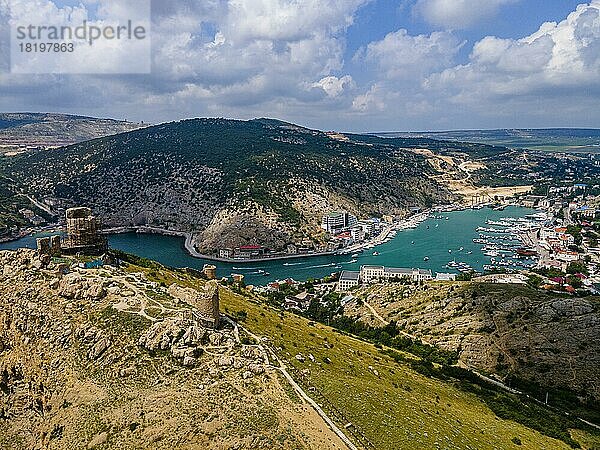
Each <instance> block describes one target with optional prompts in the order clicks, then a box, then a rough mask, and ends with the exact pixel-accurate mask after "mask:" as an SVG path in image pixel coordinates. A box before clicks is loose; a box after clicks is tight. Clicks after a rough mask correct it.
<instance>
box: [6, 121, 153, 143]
mask: <svg viewBox="0 0 600 450" xmlns="http://www.w3.org/2000/svg"><path fill="white" fill-rule="evenodd" d="M140 126H141V125H140V124H136V123H132V122H125V121H122V120H114V119H98V118H95V117H85V116H73V115H69V114H52V113H0V149H4V150H5V151H10V150H11V149H18V148H20V147H28V146H29V147H37V146H41V147H58V146H64V145H70V144H76V143H78V142H83V141H89V140H90V139H96V138H100V137H103V136H109V135H112V134H118V133H125V132H127V131H131V130H135V129H136V128H140Z"/></svg>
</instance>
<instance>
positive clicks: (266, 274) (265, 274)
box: [262, 272, 271, 277]
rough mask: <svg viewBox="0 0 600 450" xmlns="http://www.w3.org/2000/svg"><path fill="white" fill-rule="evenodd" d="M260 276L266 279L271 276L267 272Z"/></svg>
mask: <svg viewBox="0 0 600 450" xmlns="http://www.w3.org/2000/svg"><path fill="white" fill-rule="evenodd" d="M262 276H263V277H268V276H271V274H270V273H269V272H264V273H263V274H262Z"/></svg>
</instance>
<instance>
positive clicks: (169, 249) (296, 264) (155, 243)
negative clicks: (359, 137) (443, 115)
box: [0, 207, 534, 285]
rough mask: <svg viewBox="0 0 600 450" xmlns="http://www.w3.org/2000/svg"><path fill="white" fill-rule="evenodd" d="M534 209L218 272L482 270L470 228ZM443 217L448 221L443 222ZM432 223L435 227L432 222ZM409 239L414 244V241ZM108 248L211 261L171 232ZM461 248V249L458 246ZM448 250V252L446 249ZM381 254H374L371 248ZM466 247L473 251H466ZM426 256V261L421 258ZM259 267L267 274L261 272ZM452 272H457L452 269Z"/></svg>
mask: <svg viewBox="0 0 600 450" xmlns="http://www.w3.org/2000/svg"><path fill="white" fill-rule="evenodd" d="M532 212H534V211H533V210H530V209H525V208H517V207H509V208H507V209H506V210H504V211H493V210H491V209H487V208H486V209H480V210H465V211H455V212H450V213H439V214H436V216H443V217H444V219H441V220H440V219H433V218H430V219H427V220H426V221H425V222H423V223H421V224H420V225H419V226H418V227H417V228H416V229H413V230H405V231H401V232H398V234H397V235H396V237H395V238H394V239H393V240H392V241H390V242H388V243H386V244H383V245H380V246H378V247H376V248H374V249H371V250H365V251H364V252H363V253H361V254H360V255H359V257H358V258H356V259H357V262H356V263H351V262H350V261H351V260H352V258H351V256H350V255H338V256H319V257H314V258H298V259H293V260H282V261H268V262H263V263H245V264H244V263H234V264H226V263H217V264H216V266H217V274H218V276H220V277H221V276H230V275H231V273H232V272H233V273H242V274H244V275H245V276H246V282H247V283H248V284H260V285H262V284H266V283H268V282H271V281H274V280H278V279H279V280H280V279H285V278H290V277H291V278H294V279H296V280H298V281H303V280H306V279H308V278H311V277H312V278H320V277H323V276H326V275H329V274H330V273H332V272H337V271H340V270H359V268H360V266H361V265H365V264H377V265H384V266H389V267H407V268H412V267H414V268H417V267H418V268H421V269H431V270H432V271H433V272H434V275H435V272H455V271H453V270H449V269H445V268H444V266H445V265H446V264H447V263H448V262H449V261H452V260H454V259H456V261H457V262H466V263H468V264H470V265H471V266H472V267H473V268H474V269H476V270H483V266H484V265H485V264H489V262H490V261H489V258H488V257H486V256H484V255H483V254H482V253H481V250H480V248H481V245H480V244H474V243H473V238H476V237H478V235H479V233H478V232H477V231H475V229H476V228H477V227H479V226H486V225H485V222H486V220H488V219H490V220H499V219H500V218H501V217H524V216H525V215H527V214H531V213H532ZM445 217H448V220H445ZM436 225H437V226H436ZM413 242H414V243H413ZM109 243H110V246H111V248H115V249H119V250H123V251H125V252H128V253H133V254H135V255H138V256H142V257H145V258H150V259H154V260H156V261H159V262H161V263H162V264H165V265H167V266H171V267H192V268H196V269H201V268H202V266H203V265H204V264H206V263H210V264H213V263H212V262H210V261H206V260H202V259H197V258H193V257H191V256H190V255H188V254H187V252H186V251H185V249H184V247H183V239H182V238H178V237H172V236H160V235H145V234H136V233H127V234H119V235H112V236H110V237H109ZM19 247H29V248H35V237H33V236H27V237H25V238H23V239H20V240H18V241H14V242H8V243H3V244H0V249H2V250H5V249H15V248H19ZM461 247H463V250H462V251H460V250H459V249H460V248H461ZM449 250H452V253H449ZM374 251H377V252H379V253H380V255H379V256H373V252H374ZM469 251H471V252H472V254H470V255H469V254H467V253H468V252H469ZM425 257H429V261H424V258H425ZM259 270H262V271H265V272H268V273H269V274H270V275H268V276H264V275H263V274H262V273H259ZM456 273H457V272H456Z"/></svg>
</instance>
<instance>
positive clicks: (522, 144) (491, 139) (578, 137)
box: [375, 128, 600, 152]
mask: <svg viewBox="0 0 600 450" xmlns="http://www.w3.org/2000/svg"><path fill="white" fill-rule="evenodd" d="M375 135H377V136H381V137H388V138H389V137H401V138H430V139H440V140H449V141H467V142H479V143H482V144H489V145H501V146H506V147H509V148H529V149H532V150H548V151H569V152H597V151H600V129H586V128H548V129H498V130H460V131H425V132H389V133H376V134H375Z"/></svg>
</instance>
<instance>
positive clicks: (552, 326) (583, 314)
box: [346, 283, 600, 400]
mask: <svg viewBox="0 0 600 450" xmlns="http://www.w3.org/2000/svg"><path fill="white" fill-rule="evenodd" d="M358 296H359V297H360V298H361V299H364V301H366V302H368V303H369V304H370V305H371V306H372V307H373V308H375V310H376V311H377V312H378V313H379V314H380V315H381V316H382V317H383V318H384V319H385V320H395V321H396V322H397V323H398V325H399V326H400V328H402V329H403V330H404V331H406V332H408V333H412V334H415V335H417V336H418V337H420V338H422V339H423V340H425V341H427V342H430V343H433V344H436V345H439V346H440V347H442V348H444V349H447V350H451V351H457V352H458V354H459V358H460V361H461V362H462V363H463V364H465V365H467V366H469V367H472V368H476V369H479V370H482V371H485V372H488V373H493V374H497V375H499V376H500V377H506V376H507V375H515V376H517V377H518V378H522V379H526V380H531V381H535V382H537V383H539V384H541V385H544V386H549V387H559V388H566V389H570V390H575V391H576V392H578V393H580V394H581V395H582V396H583V397H588V398H594V399H595V400H598V399H600V351H599V350H600V298H598V297H587V298H573V297H559V296H554V295H551V294H546V293H543V292H539V291H536V290H533V289H530V288H527V287H519V286H512V285H511V286H508V285H497V284H477V283H468V284H461V283H455V284H441V283H432V284H429V285H425V286H418V287H417V286H401V285H388V286H375V287H371V288H368V289H365V290H363V291H360V292H359V294H358ZM360 305H361V304H360V302H359V303H358V304H357V303H354V304H353V305H350V306H349V307H348V308H347V310H346V313H347V314H349V315H356V314H358V315H361V316H362V317H363V318H364V320H366V321H368V322H370V323H371V324H372V325H377V319H376V318H375V317H373V315H372V312H371V311H369V309H367V308H366V307H365V306H364V305H362V306H360Z"/></svg>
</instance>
